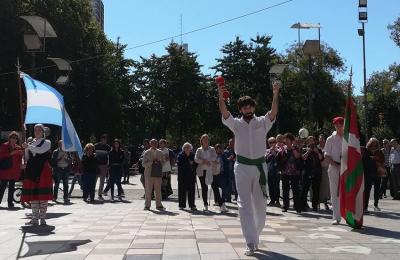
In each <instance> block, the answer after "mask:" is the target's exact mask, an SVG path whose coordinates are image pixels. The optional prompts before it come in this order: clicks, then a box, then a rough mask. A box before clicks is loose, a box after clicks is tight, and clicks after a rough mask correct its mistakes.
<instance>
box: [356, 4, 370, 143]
mask: <svg viewBox="0 0 400 260" xmlns="http://www.w3.org/2000/svg"><path fill="white" fill-rule="evenodd" d="M358 20H359V22H360V23H361V26H362V27H361V29H358V35H359V36H361V37H362V45H363V67H364V68H363V76H364V131H365V138H366V139H367V140H368V135H369V133H368V100H367V94H368V93H367V65H366V61H365V60H366V59H365V23H366V22H368V12H367V0H358Z"/></svg>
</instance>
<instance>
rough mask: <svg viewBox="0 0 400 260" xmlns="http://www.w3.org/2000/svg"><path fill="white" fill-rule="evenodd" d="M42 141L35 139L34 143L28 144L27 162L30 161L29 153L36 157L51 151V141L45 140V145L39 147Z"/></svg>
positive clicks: (26, 150)
mask: <svg viewBox="0 0 400 260" xmlns="http://www.w3.org/2000/svg"><path fill="white" fill-rule="evenodd" d="M42 141H43V138H39V139H36V138H35V139H33V142H32V143H30V144H28V147H27V148H26V149H25V160H28V159H29V151H31V152H32V154H33V156H35V155H36V154H44V153H46V152H48V151H49V150H50V149H51V141H50V140H47V139H45V140H44V143H43V144H42V145H41V146H38V145H40V143H42Z"/></svg>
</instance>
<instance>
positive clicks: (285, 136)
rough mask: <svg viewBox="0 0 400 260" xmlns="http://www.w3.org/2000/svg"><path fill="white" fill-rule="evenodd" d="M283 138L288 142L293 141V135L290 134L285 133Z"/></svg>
mask: <svg viewBox="0 0 400 260" xmlns="http://www.w3.org/2000/svg"><path fill="white" fill-rule="evenodd" d="M283 137H284V138H287V139H289V140H290V141H292V142H293V141H294V139H295V138H294V135H293V134H292V133H286V134H285V135H284V136H283Z"/></svg>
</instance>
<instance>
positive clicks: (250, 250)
mask: <svg viewBox="0 0 400 260" xmlns="http://www.w3.org/2000/svg"><path fill="white" fill-rule="evenodd" d="M255 250H256V248H255V246H254V245H253V244H248V245H247V248H246V251H244V255H245V256H253V255H254V252H255Z"/></svg>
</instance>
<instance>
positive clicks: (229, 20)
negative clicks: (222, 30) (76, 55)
mask: <svg viewBox="0 0 400 260" xmlns="http://www.w3.org/2000/svg"><path fill="white" fill-rule="evenodd" d="M293 1H294V0H286V1H283V2H279V3H277V4H274V5H270V6H267V7H264V8H262V9H258V10H256V11H252V12H249V13H246V14H243V15H240V16H236V17H233V18H230V19H226V20H223V21H221V22H217V23H214V24H210V25H207V26H203V27H200V28H197V29H194V30H191V31H187V32H184V33H181V34H176V35H173V36H169V37H165V38H162V39H159V40H155V41H151V42H147V43H143V44H139V45H135V46H132V47H129V48H126V49H125V51H127V50H133V49H137V48H141V47H145V46H148V45H153V44H157V43H160V42H164V41H167V40H170V39H174V38H177V37H180V36H184V35H189V34H193V33H196V32H199V31H204V30H207V29H210V28H213V27H216V26H219V25H222V24H225V23H229V22H232V21H235V20H239V19H242V18H245V17H248V16H252V15H255V14H258V13H261V12H264V11H267V10H270V9H273V8H275V7H279V6H282V5H285V4H288V3H290V2H293ZM106 55H108V54H101V55H96V56H92V57H87V58H82V59H78V60H73V61H70V62H69V63H78V62H82V61H88V60H93V59H97V58H99V57H103V56H106ZM56 66H57V65H48V66H42V67H37V68H34V69H35V70H41V69H47V68H53V67H56ZM32 70H33V69H32V68H30V69H26V70H25V71H32ZM14 73H17V71H10V72H3V73H0V76H4V75H9V74H14Z"/></svg>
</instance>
